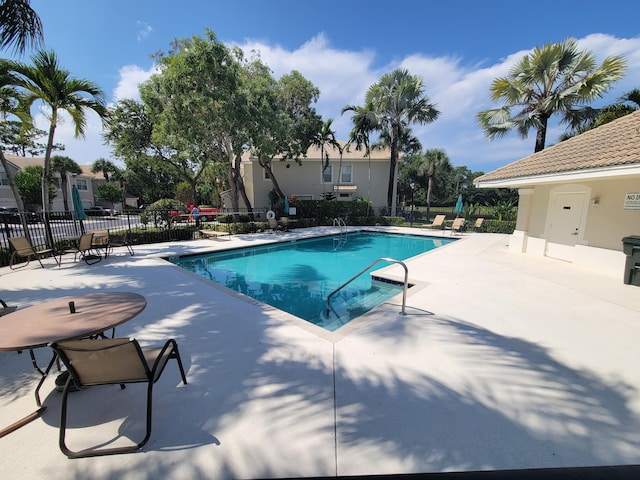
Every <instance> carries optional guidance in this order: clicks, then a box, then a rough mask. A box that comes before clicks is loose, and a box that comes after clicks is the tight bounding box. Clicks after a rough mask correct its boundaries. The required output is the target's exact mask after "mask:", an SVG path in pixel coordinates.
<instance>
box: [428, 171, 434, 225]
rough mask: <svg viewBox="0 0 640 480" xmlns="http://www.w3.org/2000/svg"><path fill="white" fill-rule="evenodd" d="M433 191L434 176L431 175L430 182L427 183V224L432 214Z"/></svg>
mask: <svg viewBox="0 0 640 480" xmlns="http://www.w3.org/2000/svg"><path fill="white" fill-rule="evenodd" d="M432 190H433V175H429V181H428V183H427V223H428V222H429V215H430V212H431V192H432Z"/></svg>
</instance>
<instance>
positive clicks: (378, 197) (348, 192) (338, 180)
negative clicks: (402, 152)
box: [225, 142, 390, 210]
mask: <svg viewBox="0 0 640 480" xmlns="http://www.w3.org/2000/svg"><path fill="white" fill-rule="evenodd" d="M339 144H340V145H341V147H343V154H342V161H340V152H339V151H338V149H337V148H335V147H333V148H325V154H328V155H329V166H328V167H327V168H326V169H325V170H324V172H323V170H322V167H323V162H322V156H321V150H320V148H319V147H315V146H313V147H311V148H310V149H309V150H308V151H307V155H306V157H304V158H302V159H301V162H300V165H298V164H297V163H296V162H295V161H293V160H287V161H280V160H278V159H276V160H274V161H273V162H272V170H273V173H274V176H275V177H276V180H277V181H278V184H279V185H280V188H281V190H282V192H283V193H284V194H285V195H286V196H287V197H298V198H300V199H301V200H320V199H322V198H323V195H324V194H326V193H328V192H333V193H334V194H335V197H336V198H337V199H338V200H344V201H349V200H355V199H357V198H366V199H369V200H370V201H371V202H372V205H373V207H374V208H375V209H378V208H380V207H384V206H385V205H386V204H387V184H388V180H389V159H390V152H389V150H388V149H385V150H372V151H371V156H370V157H368V156H365V152H364V150H360V151H358V150H356V149H355V148H354V147H351V148H350V149H349V150H346V149H345V148H344V147H345V146H346V144H345V142H339ZM241 170H242V176H243V179H244V183H245V189H246V191H247V196H248V197H249V201H250V202H251V204H252V206H253V207H254V209H256V210H261V209H268V208H269V207H270V205H269V192H270V191H271V190H272V189H273V184H272V182H271V180H270V179H269V178H267V176H266V174H265V170H264V169H263V168H262V167H261V166H260V164H259V163H258V159H257V157H255V156H253V155H251V154H250V153H247V154H245V156H244V157H243V161H242V166H241ZM227 203H228V202H226V201H225V207H227ZM229 206H230V205H229Z"/></svg>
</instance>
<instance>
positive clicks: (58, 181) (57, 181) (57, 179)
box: [53, 177, 62, 190]
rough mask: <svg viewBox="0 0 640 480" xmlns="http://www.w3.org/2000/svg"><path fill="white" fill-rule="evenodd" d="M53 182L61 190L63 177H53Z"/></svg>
mask: <svg viewBox="0 0 640 480" xmlns="http://www.w3.org/2000/svg"><path fill="white" fill-rule="evenodd" d="M53 183H55V184H56V188H57V189H58V190H60V189H61V188H62V178H60V177H53Z"/></svg>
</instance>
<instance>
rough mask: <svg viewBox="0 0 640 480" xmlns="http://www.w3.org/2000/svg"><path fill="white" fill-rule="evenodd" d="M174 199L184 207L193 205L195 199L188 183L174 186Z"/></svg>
mask: <svg viewBox="0 0 640 480" xmlns="http://www.w3.org/2000/svg"><path fill="white" fill-rule="evenodd" d="M176 198H177V199H178V200H180V201H181V202H182V203H183V204H184V205H195V203H196V199H195V197H194V196H193V189H192V188H191V185H190V184H189V182H180V183H179V184H178V185H176Z"/></svg>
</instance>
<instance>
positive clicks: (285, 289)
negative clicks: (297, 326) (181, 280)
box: [169, 231, 455, 331]
mask: <svg viewBox="0 0 640 480" xmlns="http://www.w3.org/2000/svg"><path fill="white" fill-rule="evenodd" d="M454 241H455V239H447V238H436V237H427V236H418V235H403V234H387V233H379V232H367V231H362V232H353V233H349V234H348V235H344V234H342V235H335V236H325V237H319V238H313V239H305V240H294V241H289V242H281V243H276V244H269V245H263V246H258V247H248V248H239V249H233V250H225V251H221V252H215V253H209V254H203V255H193V256H187V257H176V258H170V259H169V261H171V262H172V263H174V264H175V265H178V266H180V267H182V268H184V269H186V270H189V271H191V272H193V273H196V274H198V275H200V276H202V277H204V278H206V279H208V280H211V281H214V282H216V283H218V284H221V285H224V286H226V287H228V288H231V289H233V290H235V291H237V292H240V293H243V294H245V295H248V296H250V297H252V298H254V299H256V300H259V301H261V302H263V303H266V304H269V305H271V306H273V307H276V308H279V309H281V310H284V311H286V312H288V313H291V314H292V315H295V316H297V317H300V318H302V319H304V320H306V321H308V322H311V323H314V324H316V325H318V326H320V327H322V328H324V329H326V330H329V331H335V330H336V329H338V328H339V327H340V326H342V325H344V324H345V323H347V322H349V321H350V320H352V319H353V318H356V317H358V316H360V315H362V314H363V313H365V312H367V311H369V310H371V309H372V308H374V307H376V306H378V305H380V304H381V303H384V302H385V301H387V300H389V299H390V298H392V297H394V296H395V295H397V294H398V293H401V292H402V284H396V283H393V282H388V281H381V280H379V279H375V278H372V276H371V275H370V274H369V273H364V274H362V275H360V276H359V277H358V278H357V279H356V280H354V281H353V282H351V283H349V284H348V285H347V286H345V287H344V288H343V289H341V290H340V291H339V292H338V293H337V294H336V295H335V296H334V297H332V300H331V311H330V313H329V315H327V313H326V305H327V296H328V295H329V294H330V293H331V292H332V291H333V290H335V289H336V288H337V287H339V286H340V285H342V284H343V283H344V282H346V281H347V280H349V279H350V278H351V277H353V276H354V275H356V274H357V273H358V272H360V271H361V270H363V269H364V268H366V267H367V266H368V265H370V264H371V263H372V262H374V261H375V260H377V259H378V258H383V257H386V258H393V259H396V260H406V259H407V258H410V257H414V256H416V255H419V254H421V253H424V252H427V251H429V250H433V249H434V248H438V247H440V246H443V245H446V244H448V243H451V242H454ZM385 265H389V263H388V262H380V263H378V264H377V265H375V267H373V269H372V270H377V269H380V268H382V267H384V266H385Z"/></svg>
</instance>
